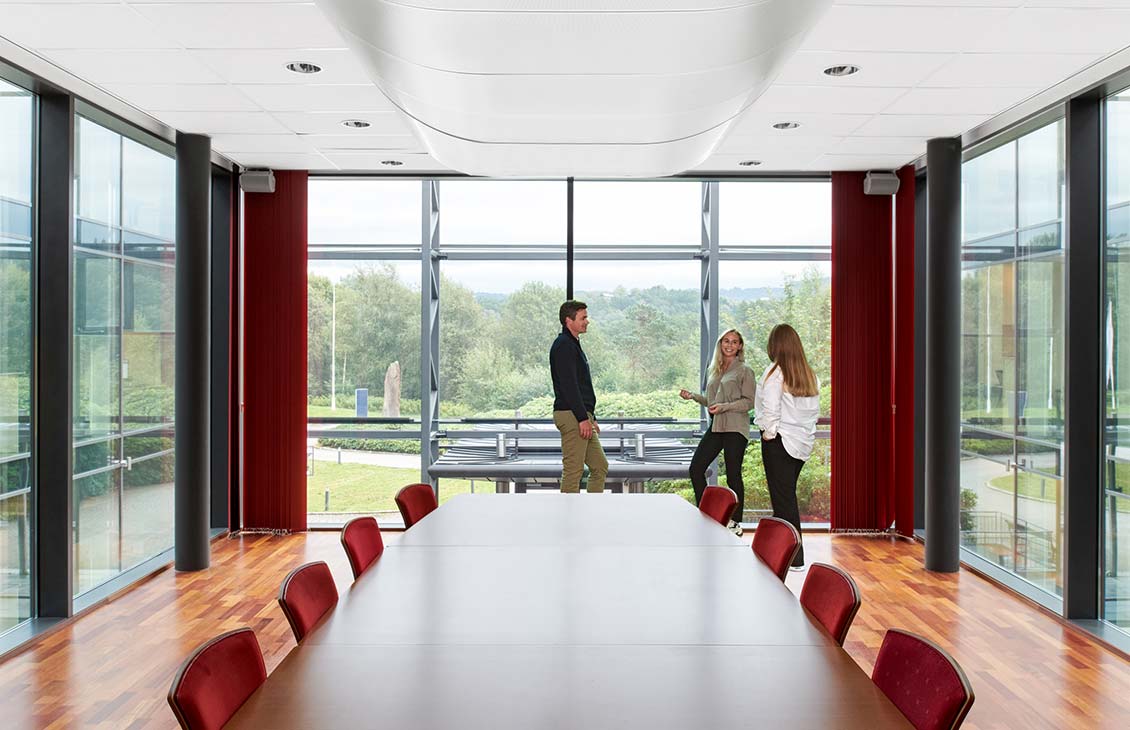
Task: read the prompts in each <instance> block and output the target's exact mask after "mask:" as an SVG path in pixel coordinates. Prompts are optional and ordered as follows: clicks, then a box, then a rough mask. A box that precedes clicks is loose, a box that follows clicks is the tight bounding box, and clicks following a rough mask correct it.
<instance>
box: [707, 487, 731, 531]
mask: <svg viewBox="0 0 1130 730" xmlns="http://www.w3.org/2000/svg"><path fill="white" fill-rule="evenodd" d="M737 506H738V495H736V494H734V490H732V489H730V488H729V487H713V486H711V487H707V488H706V491H704V492H703V493H702V499H701V500H700V501H699V503H698V508H699V509H700V510H702V513H703V514H705V515H706V516H707V517H709V518H710V519H712V520H715V521H716V522H718V523H719V524H721V525H722V526H723V527H725V526H727V525H729V524H730V517H731V515H733V514H734V509H735V508H736V507H737Z"/></svg>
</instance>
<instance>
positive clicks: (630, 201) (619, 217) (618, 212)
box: [573, 182, 702, 247]
mask: <svg viewBox="0 0 1130 730" xmlns="http://www.w3.org/2000/svg"><path fill="white" fill-rule="evenodd" d="M573 226H574V228H573V231H574V240H575V241H576V243H577V244H578V245H591V244H597V245H611V246H624V245H645V246H661V245H672V244H674V245H682V246H695V247H698V246H701V245H702V184H701V183H698V182H578V183H575V184H574V186H573Z"/></svg>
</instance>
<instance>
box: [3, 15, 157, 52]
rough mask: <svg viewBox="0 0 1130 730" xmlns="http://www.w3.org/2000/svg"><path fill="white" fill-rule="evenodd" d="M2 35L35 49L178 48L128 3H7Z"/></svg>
mask: <svg viewBox="0 0 1130 730" xmlns="http://www.w3.org/2000/svg"><path fill="white" fill-rule="evenodd" d="M3 7H4V10H3V13H2V15H3V21H0V35H2V36H3V37H5V38H7V39H8V40H10V41H12V42H13V43H18V44H19V45H21V46H24V47H26V48H30V49H33V50H36V51H38V50H40V49H47V48H114V49H119V48H176V43H174V41H173V38H172V36H167V35H166V34H164V33H163V32H161V31H160V30H158V29H157V28H156V27H154V25H153V24H152V23H150V22H149V21H147V20H146V19H145V18H143V17H141V16H140V15H138V14H137V13H136V12H134V11H133V10H132V9H131V8H128V7H126V6H125V5H4V6H3Z"/></svg>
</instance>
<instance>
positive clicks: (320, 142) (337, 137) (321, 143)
mask: <svg viewBox="0 0 1130 730" xmlns="http://www.w3.org/2000/svg"><path fill="white" fill-rule="evenodd" d="M302 139H304V140H307V141H308V142H309V143H310V144H312V145H314V147H315V149H317V150H318V151H319V152H356V151H361V150H395V151H400V152H423V151H424V148H423V145H421V144H420V141H419V140H417V139H416V138H415V137H413V136H411V135H403V136H401V135H369V136H362V135H353V134H306V135H302Z"/></svg>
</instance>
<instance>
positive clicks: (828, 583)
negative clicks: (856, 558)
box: [800, 563, 863, 646]
mask: <svg viewBox="0 0 1130 730" xmlns="http://www.w3.org/2000/svg"><path fill="white" fill-rule="evenodd" d="M862 602H863V599H862V598H860V595H859V588H857V587H856V585H855V581H854V580H852V579H851V576H850V575H848V574H847V573H845V572H844V571H842V570H840V569H839V568H837V567H835V566H832V565H825V564H824V563H813V564H812V565H811V566H810V567H809V568H808V575H807V576H805V579H804V587H803V588H801V590H800V605H801V606H804V609H805V610H806V611H808V612H809V613H810V614H812V616H813V618H815V619H816V620H817V621H818V622H819V623H820V625H821V626H823V627H824V630H825V631H827V632H828V633H829V634H831V636H832V638H833V639H835V640H836V643H837V644H839V645H840V646H843V645H844V639H846V638H847V633H848V629H850V628H851V622H852V621H854V620H855V614H856V613H858V612H859V604H860V603H862Z"/></svg>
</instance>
